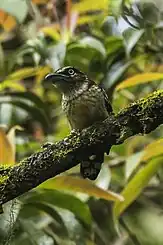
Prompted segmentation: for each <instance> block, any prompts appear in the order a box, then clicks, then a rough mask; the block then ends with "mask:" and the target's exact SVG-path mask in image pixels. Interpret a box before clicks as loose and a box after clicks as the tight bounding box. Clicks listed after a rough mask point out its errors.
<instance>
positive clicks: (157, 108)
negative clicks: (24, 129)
mask: <svg viewBox="0 0 163 245" xmlns="http://www.w3.org/2000/svg"><path fill="white" fill-rule="evenodd" d="M160 124H163V90H160V91H157V92H154V93H153V94H151V95H149V96H148V97H147V98H144V99H141V100H139V101H137V102H135V103H133V104H131V105H129V106H128V107H126V108H125V109H123V110H122V111H120V112H119V113H118V114H117V115H110V116H109V117H108V118H107V119H106V120H105V121H103V122H99V123H96V124H95V125H92V126H91V127H89V128H87V129H84V130H83V131H82V132H73V133H71V134H70V135H69V136H68V137H67V138H65V139H63V140H62V141H60V142H58V143H55V144H52V145H48V146H47V147H46V148H45V149H41V151H39V152H37V153H34V154H32V155H31V156H30V157H28V158H26V159H24V160H23V161H21V162H20V163H19V164H17V165H15V166H13V167H8V168H7V169H5V168H4V169H0V176H1V177H0V204H3V203H5V202H7V201H9V200H11V199H13V198H15V197H18V196H20V195H21V194H23V193H25V192H27V191H29V190H31V189H32V188H34V187H36V186H38V185H39V184H41V183H42V182H44V181H45V180H47V179H49V178H52V177H54V176H56V175H58V174H60V173H62V172H64V171H66V170H68V169H70V168H72V167H74V166H76V165H77V164H78V163H80V162H81V161H82V160H84V158H85V157H88V156H90V155H91V154H92V153H93V152H96V150H97V149H99V148H100V149H103V151H108V149H110V148H111V146H112V145H116V144H121V143H122V142H123V141H124V140H125V139H127V138H129V137H130V136H133V135H136V134H147V133H149V132H151V131H152V130H154V129H156V128H157V127H158V126H159V125H160Z"/></svg>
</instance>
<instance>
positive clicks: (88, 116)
mask: <svg viewBox="0 0 163 245" xmlns="http://www.w3.org/2000/svg"><path fill="white" fill-rule="evenodd" d="M45 80H48V81H51V82H52V84H53V85H54V86H55V87H57V88H58V90H59V91H60V92H61V94H62V102H61V104H62V110H63V112H64V113H65V115H66V117H67V119H68V122H69V124H70V128H71V130H73V131H75V130H78V131H81V130H83V129H85V128H88V127H90V126H92V125H93V124H94V123H96V122H100V121H103V120H105V119H106V118H107V117H109V115H110V114H111V113H113V110H112V106H111V104H110V102H109V99H108V96H107V94H106V92H105V90H104V89H103V88H102V87H100V86H99V85H98V84H97V83H95V82H94V81H93V80H91V79H90V78H89V77H88V76H87V74H85V73H84V72H82V71H80V70H79V69H77V68H76V67H72V66H66V67H62V68H59V69H58V70H56V71H55V72H52V73H50V74H48V75H46V77H45ZM83 158H84V156H83ZM103 161H104V150H101V149H96V152H93V154H91V156H89V157H87V156H86V158H85V159H84V160H83V161H82V162H81V163H80V173H81V175H82V176H83V178H88V179H90V180H95V179H96V178H97V176H98V174H99V172H100V170H101V164H102V163H103Z"/></svg>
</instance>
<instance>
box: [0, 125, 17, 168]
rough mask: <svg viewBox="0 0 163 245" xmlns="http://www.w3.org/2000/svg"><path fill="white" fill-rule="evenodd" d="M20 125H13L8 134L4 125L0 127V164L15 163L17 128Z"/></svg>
mask: <svg viewBox="0 0 163 245" xmlns="http://www.w3.org/2000/svg"><path fill="white" fill-rule="evenodd" d="M16 129H19V130H20V129H21V127H19V126H14V127H12V128H11V129H10V130H9V132H8V133H7V134H6V132H5V130H4V128H3V127H0V165H14V164H15V130H16Z"/></svg>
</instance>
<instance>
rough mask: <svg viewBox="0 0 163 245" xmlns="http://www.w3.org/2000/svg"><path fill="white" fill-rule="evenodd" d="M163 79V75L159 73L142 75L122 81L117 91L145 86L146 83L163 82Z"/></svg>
mask: <svg viewBox="0 0 163 245" xmlns="http://www.w3.org/2000/svg"><path fill="white" fill-rule="evenodd" d="M162 79H163V73H158V72H148V73H142V74H138V75H135V76H133V77H130V78H127V79H126V80H124V81H122V82H121V83H120V84H119V85H118V86H117V87H116V90H117V91H118V90H120V89H124V88H129V87H132V86H135V85H139V84H144V83H148V82H152V81H155V80H162Z"/></svg>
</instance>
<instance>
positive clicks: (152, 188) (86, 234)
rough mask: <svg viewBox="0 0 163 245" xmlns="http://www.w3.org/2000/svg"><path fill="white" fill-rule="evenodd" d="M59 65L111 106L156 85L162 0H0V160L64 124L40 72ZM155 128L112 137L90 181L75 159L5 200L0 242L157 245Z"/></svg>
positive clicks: (62, 130) (160, 202) (12, 158)
mask: <svg viewBox="0 0 163 245" xmlns="http://www.w3.org/2000/svg"><path fill="white" fill-rule="evenodd" d="M67 65H71V66H75V67H78V68H79V69H81V70H82V71H84V72H86V73H87V74H88V75H89V77H90V78H91V79H93V80H95V81H96V82H97V83H98V84H100V85H101V86H102V87H103V88H105V89H106V92H107V94H108V96H109V99H110V101H111V102H112V105H113V108H114V112H115V113H117V112H119V111H120V110H121V109H123V108H124V107H125V106H127V105H128V104H130V103H132V102H133V101H136V100H138V99H139V98H142V97H144V96H147V95H148V94H149V93H151V92H154V91H155V90H158V89H161V88H163V82H162V80H163V1H162V0H153V1H149V0H148V1H132V0H131V1H130V0H100V1H95V0H32V1H31V0H1V1H0V164H1V165H3V164H4V163H5V164H8V165H11V166H12V165H14V164H16V163H18V162H19V161H20V160H22V159H23V158H25V157H27V156H29V155H30V154H32V153H33V152H35V151H37V150H40V146H41V144H43V143H45V142H47V141H51V142H56V141H58V140H61V139H63V137H65V136H67V134H68V133H69V126H68V123H67V121H66V119H65V116H64V114H63V113H62V110H61V106H60V99H61V97H60V94H59V93H58V91H57V90H56V89H55V88H54V87H53V86H52V84H50V83H47V82H45V81H44V77H45V75H46V74H47V73H49V72H51V71H52V70H56V69H58V68H59V67H62V66H67ZM162 133H163V127H162V126H160V127H159V128H157V129H156V130H155V131H154V132H152V133H150V134H148V135H146V136H140V135H138V136H134V137H132V138H129V139H128V140H126V141H125V143H123V144H122V145H119V146H114V147H112V149H111V152H110V154H109V156H106V157H105V162H104V164H103V166H102V170H101V173H100V175H99V177H98V179H97V180H96V181H94V182H91V181H88V180H83V179H82V178H81V177H80V175H79V167H78V166H77V167H75V168H73V169H71V170H69V171H67V172H65V173H63V174H62V175H60V176H59V177H56V178H53V179H50V180H48V181H46V182H45V183H43V184H41V185H40V186H39V187H37V188H36V189H34V190H32V191H30V192H28V193H26V194H24V195H22V196H21V197H19V198H18V199H17V200H14V201H11V202H9V203H7V204H6V205H4V213H3V214H1V215H0V244H3V245H4V244H6V245H7V244H11V245H20V244H23V245H134V244H135V245H140V244H142V245H162V244H163V225H162V224H163V212H162V209H163V195H162V192H163V167H162V162H163V140H162V135H163V134H162ZM108 190H112V191H114V192H116V193H121V194H122V195H123V196H124V198H125V201H124V202H120V200H119V199H118V198H116V197H115V198H113V197H112V194H111V193H110V192H109V191H108ZM113 199H114V202H112V201H111V200H113Z"/></svg>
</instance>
